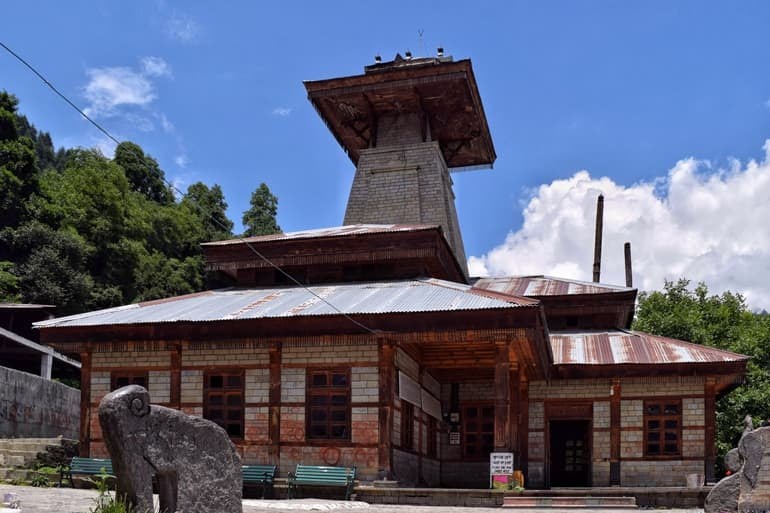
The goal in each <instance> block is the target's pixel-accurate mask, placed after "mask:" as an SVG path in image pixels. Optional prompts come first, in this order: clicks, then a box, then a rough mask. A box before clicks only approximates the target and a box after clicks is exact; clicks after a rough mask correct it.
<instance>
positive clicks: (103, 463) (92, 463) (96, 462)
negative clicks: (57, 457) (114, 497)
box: [59, 456, 114, 486]
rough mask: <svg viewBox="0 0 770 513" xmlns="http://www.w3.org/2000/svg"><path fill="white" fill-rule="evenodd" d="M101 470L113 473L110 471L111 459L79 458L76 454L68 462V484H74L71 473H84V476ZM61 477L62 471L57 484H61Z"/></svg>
mask: <svg viewBox="0 0 770 513" xmlns="http://www.w3.org/2000/svg"><path fill="white" fill-rule="evenodd" d="M102 472H104V473H106V474H109V475H114V474H113V472H112V460H109V459H102V458H80V457H78V456H75V457H73V458H72V461H71V462H70V468H69V471H68V477H69V480H70V485H72V486H74V484H73V483H72V476H73V474H75V475H85V476H98V475H99V474H101V473H102ZM63 477H64V472H62V473H61V474H60V475H59V486H61V482H62V478H63Z"/></svg>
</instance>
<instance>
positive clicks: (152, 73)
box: [142, 56, 171, 77]
mask: <svg viewBox="0 0 770 513" xmlns="http://www.w3.org/2000/svg"><path fill="white" fill-rule="evenodd" d="M142 70H143V72H144V74H145V75H146V76H149V77H170V76H171V66H169V65H168V63H167V62H166V61H165V60H163V59H162V58H160V57H151V56H150V57H142Z"/></svg>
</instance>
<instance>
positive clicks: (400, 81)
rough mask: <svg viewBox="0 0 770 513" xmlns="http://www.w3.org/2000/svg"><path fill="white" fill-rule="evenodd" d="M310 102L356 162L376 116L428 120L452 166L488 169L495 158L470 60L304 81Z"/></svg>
mask: <svg viewBox="0 0 770 513" xmlns="http://www.w3.org/2000/svg"><path fill="white" fill-rule="evenodd" d="M304 84H305V89H306V90H307V92H308V98H309V100H310V102H311V103H312V104H313V106H314V107H315V109H316V110H317V111H318V113H319V115H320V116H321V118H322V119H323V120H324V122H325V123H326V124H327V126H328V127H329V130H331V132H332V134H333V135H334V137H335V138H336V139H337V141H338V142H339V143H340V145H341V146H342V147H343V148H344V149H345V151H346V152H347V153H348V156H349V157H350V160H351V161H352V162H353V163H354V164H357V163H358V158H359V155H360V151H361V150H363V149H366V148H370V147H375V146H376V135H375V132H376V123H377V119H378V118H379V117H380V116H383V115H388V114H394V113H405V112H417V113H424V114H426V115H427V116H428V120H429V122H430V127H431V134H432V138H431V140H435V141H438V142H439V146H440V147H441V150H442V153H443V154H444V159H445V160H446V163H447V165H448V166H449V167H450V168H458V167H468V166H490V167H491V165H492V164H493V163H494V161H495V159H496V154H495V149H494V145H493V144H492V137H491V135H490V133H489V126H488V125H487V120H486V115H485V114H484V108H483V106H482V103H481V96H480V95H479V91H478V85H477V84H476V79H475V77H474V75H473V69H472V67H471V61H470V60H468V59H465V60H460V61H454V62H438V61H436V62H435V63H431V64H426V65H420V66H403V67H393V68H388V69H386V70H380V71H377V72H372V73H366V74H364V75H355V76H348V77H341V78H333V79H328V80H315V81H306V82H305V83H304Z"/></svg>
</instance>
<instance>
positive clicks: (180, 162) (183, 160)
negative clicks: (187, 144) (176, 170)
mask: <svg viewBox="0 0 770 513" xmlns="http://www.w3.org/2000/svg"><path fill="white" fill-rule="evenodd" d="M174 162H175V163H176V165H177V166H179V167H181V168H182V169H184V168H186V167H187V164H189V163H190V159H188V158H187V155H185V154H184V153H182V154H181V155H177V156H176V157H175V158H174Z"/></svg>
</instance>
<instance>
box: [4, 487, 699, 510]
mask: <svg viewBox="0 0 770 513" xmlns="http://www.w3.org/2000/svg"><path fill="white" fill-rule="evenodd" d="M6 493H15V494H16V495H17V496H18V498H19V499H20V500H21V507H22V510H21V511H22V513H88V512H89V511H90V510H91V508H92V507H93V506H94V498H95V497H96V492H95V491H94V490H74V489H72V488H33V487H31V486H11V485H4V484H0V497H2V496H3V495H4V494H6ZM298 511H332V512H333V511H352V512H353V513H358V512H360V513H444V512H446V513H501V510H500V508H447V507H430V506H390V505H380V504H367V503H365V502H345V501H328V500H321V499H299V500H290V501H288V500H255V499H246V500H244V501H243V512H244V513H289V512H292V513H296V512H298ZM544 511H549V510H542V509H540V510H538V509H534V510H524V509H519V510H516V513H534V512H537V513H543V512H544ZM550 511H556V510H550ZM628 511H629V510H627V509H625V510H610V509H602V510H590V509H570V512H574V513H593V512H596V513H628ZM665 511H666V512H667V513H703V510H702V509H689V510H685V509H669V510H665ZM16 512H18V510H11V509H3V508H2V507H0V513H16Z"/></svg>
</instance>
